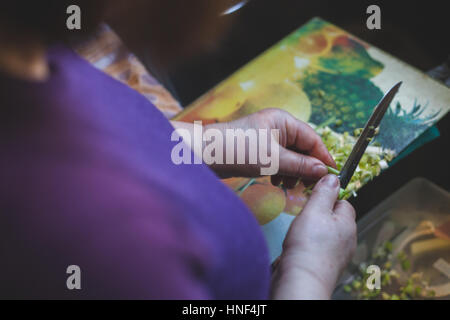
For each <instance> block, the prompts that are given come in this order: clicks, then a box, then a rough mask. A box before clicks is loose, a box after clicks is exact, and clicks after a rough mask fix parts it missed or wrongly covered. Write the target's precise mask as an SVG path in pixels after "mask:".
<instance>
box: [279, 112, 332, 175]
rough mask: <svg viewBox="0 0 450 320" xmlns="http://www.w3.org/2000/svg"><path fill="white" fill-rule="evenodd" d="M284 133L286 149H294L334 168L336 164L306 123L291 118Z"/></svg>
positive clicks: (318, 137)
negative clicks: (286, 138) (286, 136)
mask: <svg viewBox="0 0 450 320" xmlns="http://www.w3.org/2000/svg"><path fill="white" fill-rule="evenodd" d="M286 131H287V132H288V140H287V147H295V148H296V149H297V150H298V151H300V152H304V153H307V154H308V155H310V156H312V157H314V158H317V159H319V160H320V161H322V162H323V163H325V164H327V165H329V166H332V167H334V168H335V167H336V163H335V162H334V160H333V157H332V156H331V154H330V153H329V152H328V149H327V147H326V146H325V144H324V143H323V141H322V139H321V138H320V136H319V135H318V134H317V133H316V132H315V131H314V129H313V128H311V127H310V126H309V125H308V124H307V123H305V122H303V121H300V120H298V119H296V118H294V117H292V118H290V121H287V128H286ZM291 132H292V133H291Z"/></svg>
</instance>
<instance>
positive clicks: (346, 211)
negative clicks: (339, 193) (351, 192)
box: [333, 200, 356, 220]
mask: <svg viewBox="0 0 450 320" xmlns="http://www.w3.org/2000/svg"><path fill="white" fill-rule="evenodd" d="M333 211H334V213H336V214H337V215H346V216H348V217H349V218H351V219H352V220H356V211H355V208H353V206H352V205H351V204H350V203H349V202H348V201H345V200H339V201H337V202H336V204H335V205H334V210H333Z"/></svg>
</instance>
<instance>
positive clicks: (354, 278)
mask: <svg viewBox="0 0 450 320" xmlns="http://www.w3.org/2000/svg"><path fill="white" fill-rule="evenodd" d="M369 265H377V266H378V267H379V268H380V271H381V274H382V276H381V279H382V280H381V284H380V293H379V294H376V291H374V290H376V289H374V290H369V289H367V286H366V284H367V279H366V278H367V276H369V275H370V273H368V272H367V267H368V266H369ZM386 274H388V275H386ZM372 280H373V279H372ZM372 280H371V282H370V283H373V284H375V282H373V281H372ZM388 280H389V281H388ZM358 282H359V283H358ZM363 287H365V288H366V289H365V290H361V288H363ZM411 290H413V291H411ZM383 292H384V293H383ZM333 298H335V299H397V298H399V299H427V298H436V299H450V193H449V192H447V191H445V190H443V189H441V188H439V187H438V186H436V185H434V184H433V183H431V182H429V181H428V180H426V179H423V178H415V179H413V180H412V181H410V182H409V183H407V184H406V185H404V186H403V187H402V188H400V189H399V190H398V191H396V192H395V193H394V194H393V195H391V196H390V197H389V198H387V199H386V200H385V201H383V202H382V203H380V204H379V205H378V206H377V207H375V208H374V209H372V210H371V211H370V212H369V213H368V214H367V215H366V216H365V217H363V218H362V219H361V220H360V221H359V222H358V248H357V250H356V253H355V256H354V257H353V260H352V263H351V264H350V265H349V267H348V268H347V270H346V271H345V272H344V275H343V276H342V278H341V281H340V283H339V285H338V287H337V288H336V291H335V293H334V295H333Z"/></svg>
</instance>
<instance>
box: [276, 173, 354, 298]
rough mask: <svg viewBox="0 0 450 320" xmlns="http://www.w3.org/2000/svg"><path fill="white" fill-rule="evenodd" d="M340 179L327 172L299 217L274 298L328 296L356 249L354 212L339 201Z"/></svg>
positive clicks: (281, 261) (285, 246)
mask: <svg viewBox="0 0 450 320" xmlns="http://www.w3.org/2000/svg"><path fill="white" fill-rule="evenodd" d="M338 194H339V180H338V178H337V177H336V176H335V175H327V176H326V177H324V178H322V179H321V180H320V181H319V183H317V185H316V186H315V188H314V190H313V192H312V195H311V197H310V199H309V201H308V202H307V204H306V206H305V208H304V209H303V211H302V213H301V214H300V215H299V216H297V217H296V218H295V219H294V221H293V222H292V225H291V227H290V229H289V231H288V234H287V236H286V238H285V240H284V243H283V253H282V255H281V256H280V258H279V259H278V261H277V262H276V266H275V270H274V274H273V280H272V297H273V298H274V299H329V298H330V297H331V294H332V292H333V290H334V287H335V285H336V282H337V280H338V278H339V276H340V274H341V273H342V271H343V270H344V268H345V266H346V265H347V263H348V262H349V261H350V259H351V257H352V255H353V252H354V250H355V248H356V223H355V211H354V209H353V207H352V206H351V205H350V204H349V203H348V202H347V201H337V202H336V199H337V197H338Z"/></svg>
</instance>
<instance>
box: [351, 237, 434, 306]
mask: <svg viewBox="0 0 450 320" xmlns="http://www.w3.org/2000/svg"><path fill="white" fill-rule="evenodd" d="M370 264H375V265H380V266H383V268H381V288H382V289H374V290H370V289H369V288H368V287H367V285H366V282H367V279H368V277H369V276H370V274H368V273H366V268H367V266H368V265H370ZM395 264H399V266H400V270H401V271H402V273H407V272H408V271H409V270H410V268H411V262H410V261H409V259H408V256H407V255H406V253H405V252H404V251H400V252H398V253H397V254H396V255H395V256H394V254H393V250H392V243H391V242H390V241H386V242H384V243H383V244H382V245H380V246H379V247H378V248H376V249H375V250H374V252H373V254H372V259H371V261H370V263H362V264H361V265H360V266H359V271H360V272H359V274H358V275H357V276H356V277H355V279H354V280H353V281H352V282H351V283H349V284H346V285H345V286H344V288H343V289H344V291H345V292H347V293H348V294H351V295H352V296H353V297H355V298H357V299H383V300H411V299H415V298H420V299H423V298H432V297H434V295H435V292H434V291H433V290H430V289H428V287H429V284H428V282H427V281H425V280H424V279H423V274H422V273H418V272H415V273H412V274H410V275H409V276H408V277H407V278H406V279H404V277H401V276H400V274H399V272H398V271H397V270H396V269H395V268H394V267H393V266H394V265H395Z"/></svg>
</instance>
